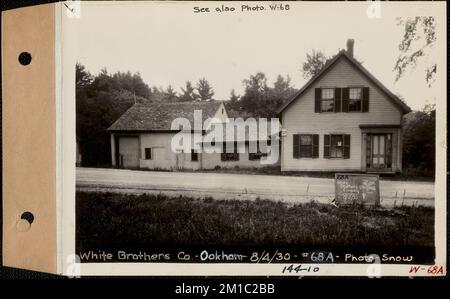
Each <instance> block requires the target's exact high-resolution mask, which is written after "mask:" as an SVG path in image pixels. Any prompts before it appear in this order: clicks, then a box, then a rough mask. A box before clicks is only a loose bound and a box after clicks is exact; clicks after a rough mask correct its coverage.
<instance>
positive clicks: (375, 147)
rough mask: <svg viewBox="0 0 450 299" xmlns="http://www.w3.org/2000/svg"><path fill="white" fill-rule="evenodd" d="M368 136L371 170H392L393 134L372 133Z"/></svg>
mask: <svg viewBox="0 0 450 299" xmlns="http://www.w3.org/2000/svg"><path fill="white" fill-rule="evenodd" d="M368 137H369V138H368V143H367V146H368V149H369V150H368V157H367V158H368V159H367V160H368V162H369V163H368V164H369V165H368V166H369V170H390V169H391V148H392V146H391V144H392V141H391V140H392V135H391V134H370V135H368Z"/></svg>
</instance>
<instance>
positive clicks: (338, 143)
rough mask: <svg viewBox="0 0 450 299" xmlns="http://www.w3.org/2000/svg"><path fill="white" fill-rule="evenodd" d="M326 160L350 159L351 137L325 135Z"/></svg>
mask: <svg viewBox="0 0 450 299" xmlns="http://www.w3.org/2000/svg"><path fill="white" fill-rule="evenodd" d="M324 158H344V159H348V158H350V135H325V136H324Z"/></svg>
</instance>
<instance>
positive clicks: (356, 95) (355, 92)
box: [349, 88, 361, 100]
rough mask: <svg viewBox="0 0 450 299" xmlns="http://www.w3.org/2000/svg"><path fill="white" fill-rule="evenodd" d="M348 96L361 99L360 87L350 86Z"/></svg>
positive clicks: (351, 98) (352, 98)
mask: <svg viewBox="0 0 450 299" xmlns="http://www.w3.org/2000/svg"><path fill="white" fill-rule="evenodd" d="M349 98H350V100H359V99H361V88H350V91H349Z"/></svg>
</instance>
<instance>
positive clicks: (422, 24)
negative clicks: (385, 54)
mask: <svg viewBox="0 0 450 299" xmlns="http://www.w3.org/2000/svg"><path fill="white" fill-rule="evenodd" d="M398 25H399V26H405V31H404V33H403V38H402V40H401V42H400V44H399V46H398V48H399V50H400V54H399V56H398V58H397V62H396V63H395V66H394V71H395V72H396V78H395V81H396V82H397V81H398V80H399V79H400V78H401V77H402V76H403V74H404V73H405V71H406V70H408V69H414V68H415V67H416V65H417V64H418V62H419V61H420V60H421V57H424V56H426V55H427V54H428V52H429V51H431V49H432V48H433V45H434V44H435V42H436V34H435V27H436V23H435V19H434V17H431V16H430V17H414V18H406V19H403V18H398ZM435 75H436V62H435V61H433V62H430V63H429V65H428V66H427V68H426V70H425V80H426V82H427V84H428V85H429V86H431V85H432V84H433V82H434V81H435Z"/></svg>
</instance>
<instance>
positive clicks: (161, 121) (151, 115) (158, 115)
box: [108, 101, 222, 131]
mask: <svg viewBox="0 0 450 299" xmlns="http://www.w3.org/2000/svg"><path fill="white" fill-rule="evenodd" d="M221 104H222V102H221V101H208V102H171V103H148V104H140V103H137V104H134V105H133V106H132V107H131V108H130V109H128V110H127V111H126V112H125V113H124V114H123V115H122V116H121V117H120V118H119V119H118V120H116V121H115V122H114V123H113V124H112V125H111V126H110V127H109V128H108V131H170V130H171V125H172V121H173V120H174V119H176V118H179V117H183V118H186V119H188V120H189V121H190V123H191V125H192V126H193V123H194V110H201V111H202V117H203V120H202V121H205V120H206V119H207V118H212V117H213V116H214V115H215V114H216V112H217V110H218V109H219V107H220V105H221Z"/></svg>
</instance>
